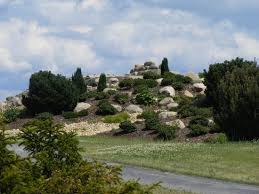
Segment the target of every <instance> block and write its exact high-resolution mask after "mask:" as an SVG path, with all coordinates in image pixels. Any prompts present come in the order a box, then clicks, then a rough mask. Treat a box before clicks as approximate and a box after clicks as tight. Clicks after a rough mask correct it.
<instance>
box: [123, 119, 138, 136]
mask: <svg viewBox="0 0 259 194" xmlns="http://www.w3.org/2000/svg"><path fill="white" fill-rule="evenodd" d="M120 129H122V130H123V131H124V132H126V133H131V132H134V131H136V130H137V127H136V125H135V124H133V123H131V122H130V121H123V122H121V123H120Z"/></svg>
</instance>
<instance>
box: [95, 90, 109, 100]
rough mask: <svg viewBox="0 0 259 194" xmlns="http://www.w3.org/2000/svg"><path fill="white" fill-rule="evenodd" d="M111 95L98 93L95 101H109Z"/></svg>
mask: <svg viewBox="0 0 259 194" xmlns="http://www.w3.org/2000/svg"><path fill="white" fill-rule="evenodd" d="M109 98H110V95H109V94H108V93H105V92H97V94H96V96H95V100H104V99H109Z"/></svg>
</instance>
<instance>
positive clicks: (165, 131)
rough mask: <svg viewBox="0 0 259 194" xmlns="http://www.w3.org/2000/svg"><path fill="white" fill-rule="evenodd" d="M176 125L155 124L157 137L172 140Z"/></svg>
mask: <svg viewBox="0 0 259 194" xmlns="http://www.w3.org/2000/svg"><path fill="white" fill-rule="evenodd" d="M176 130H177V127H176V126H169V125H164V124H160V125H158V126H157V132H158V138H159V139H162V140H165V141H167V140H172V139H174V138H175V131H176Z"/></svg>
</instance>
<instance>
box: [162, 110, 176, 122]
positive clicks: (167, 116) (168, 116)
mask: <svg viewBox="0 0 259 194" xmlns="http://www.w3.org/2000/svg"><path fill="white" fill-rule="evenodd" d="M176 116H177V112H173V111H164V112H161V113H159V114H158V117H159V119H160V120H171V119H175V117H176Z"/></svg>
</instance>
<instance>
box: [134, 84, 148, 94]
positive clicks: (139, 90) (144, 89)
mask: <svg viewBox="0 0 259 194" xmlns="http://www.w3.org/2000/svg"><path fill="white" fill-rule="evenodd" d="M149 91H150V89H149V88H148V86H147V85H137V86H135V87H134V92H133V93H134V94H138V93H142V92H149Z"/></svg>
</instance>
